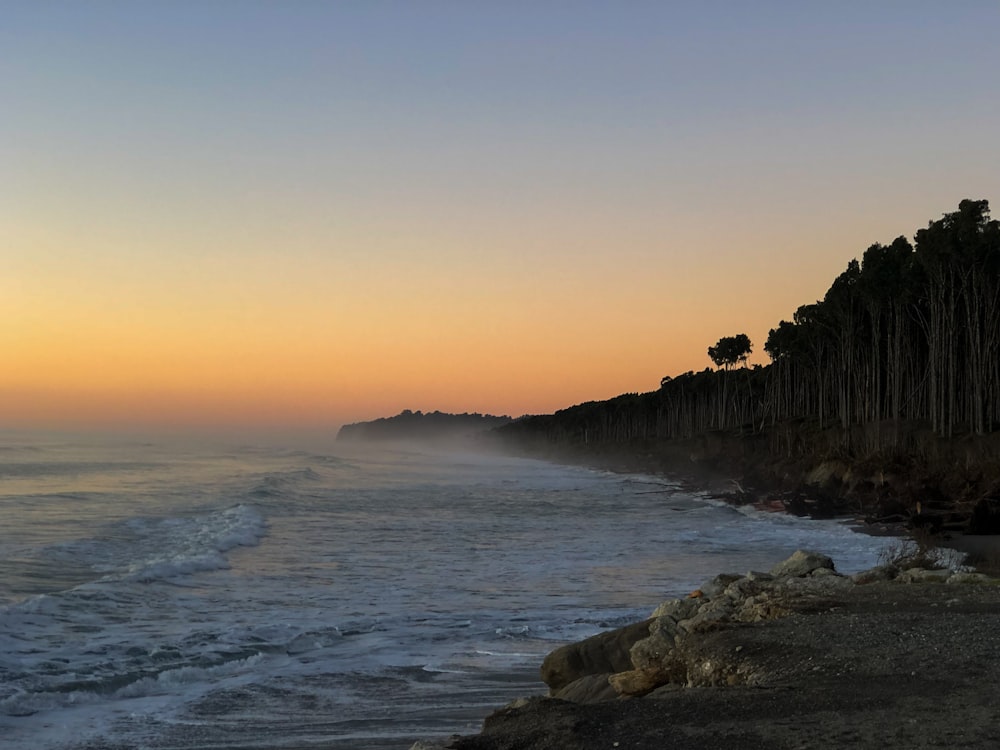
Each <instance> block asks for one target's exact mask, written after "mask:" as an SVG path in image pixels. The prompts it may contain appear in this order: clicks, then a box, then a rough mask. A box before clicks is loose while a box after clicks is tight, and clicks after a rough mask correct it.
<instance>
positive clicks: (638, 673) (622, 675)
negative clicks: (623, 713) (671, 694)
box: [608, 669, 670, 696]
mask: <svg viewBox="0 0 1000 750" xmlns="http://www.w3.org/2000/svg"><path fill="white" fill-rule="evenodd" d="M669 681H670V680H669V679H668V677H667V676H666V675H664V674H663V673H661V672H659V671H657V670H655V669H631V670H629V671H628V672H619V673H618V674H613V675H611V676H610V677H609V678H608V682H609V683H610V685H611V687H612V688H613V689H614V690H615V691H616V693H617V694H618V695H626V696H638V695H645V694H646V693H650V692H652V691H653V690H655V689H656V688H658V687H660V686H661V685H664V684H666V683H667V682H669Z"/></svg>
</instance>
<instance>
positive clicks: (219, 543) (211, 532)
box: [111, 505, 267, 582]
mask: <svg viewBox="0 0 1000 750" xmlns="http://www.w3.org/2000/svg"><path fill="white" fill-rule="evenodd" d="M266 533H267V524H266V523H265V521H264V519H263V517H262V516H261V515H260V513H259V512H258V511H257V510H256V509H254V508H253V507H252V506H249V505H236V506H233V507H231V508H227V509H225V510H221V511H217V512H215V513H210V514H208V515H206V516H195V517H192V518H179V519H178V518H171V519H165V520H163V521H160V522H158V523H157V524H155V525H153V526H152V527H151V528H148V529H147V530H146V536H147V537H149V541H150V545H151V546H152V547H153V549H154V550H155V551H153V552H152V554H150V555H149V557H145V558H143V559H140V560H136V561H134V562H132V563H130V564H129V565H128V567H127V569H126V571H125V572H124V574H121V575H119V576H118V577H121V578H124V579H125V580H129V581H137V582H149V581H156V580H166V579H171V578H176V577H178V576H188V575H192V574H194V573H200V572H205V571H211V570H224V569H226V568H228V567H229V562H228V561H227V559H226V557H225V555H224V553H225V552H228V551H229V550H231V549H233V548H235V547H252V546H255V545H256V544H258V543H259V542H260V540H261V538H262V537H263V536H264V535H265V534H266ZM114 577H115V576H111V578H114Z"/></svg>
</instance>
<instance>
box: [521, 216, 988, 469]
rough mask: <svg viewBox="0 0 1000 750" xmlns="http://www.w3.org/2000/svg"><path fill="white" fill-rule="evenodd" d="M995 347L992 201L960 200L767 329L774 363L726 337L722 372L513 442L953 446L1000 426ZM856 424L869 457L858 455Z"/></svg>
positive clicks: (560, 418) (716, 353) (670, 384)
mask: <svg viewBox="0 0 1000 750" xmlns="http://www.w3.org/2000/svg"><path fill="white" fill-rule="evenodd" d="M998 344H1000V223H998V222H997V221H996V220H991V219H990V215H989V203H988V202H987V201H986V200H963V201H962V202H961V203H960V204H959V206H958V210H957V211H955V212H952V213H948V214H945V215H944V216H943V217H942V218H940V219H938V220H936V221H931V222H930V223H929V224H928V226H927V227H925V228H923V229H920V230H919V231H918V232H916V234H915V235H914V238H913V242H911V241H910V240H908V239H907V238H905V237H898V238H897V239H895V240H894V241H893V242H891V243H890V244H888V245H882V244H879V243H876V244H874V245H872V246H871V247H869V248H868V249H867V250H865V252H864V253H863V255H862V257H861V259H860V261H859V260H851V261H850V262H849V263H848V264H847V268H846V269H845V270H844V272H843V273H841V274H840V275H839V276H838V277H837V278H836V279H834V281H833V283H832V285H831V286H830V288H829V290H828V291H827V292H826V294H825V295H824V297H823V299H821V300H817V301H816V302H815V303H812V304H807V305H802V306H801V307H799V308H798V310H796V311H795V313H794V315H793V316H792V319H791V320H790V321H788V320H782V321H781V322H779V323H778V325H777V326H776V327H775V328H772V329H771V330H770V332H769V335H768V337H767V341H766V343H765V344H764V351H765V352H766V353H767V354H768V356H769V358H770V363H769V364H767V365H764V366H760V365H758V366H755V367H752V368H751V367H748V366H747V364H746V361H747V355H748V354H749V353H750V352H751V350H752V344H751V342H750V339H749V338H748V337H747V336H746V335H745V334H737V335H735V336H730V337H723V338H722V339H720V340H719V342H718V343H717V344H716V345H715V346H712V347H709V349H708V354H709V356H710V358H711V359H712V361H713V363H714V364H715V365H716V366H717V368H718V369H716V370H712V369H710V368H706V369H705V370H703V371H701V372H687V373H684V374H682V375H678V376H676V377H665V378H663V380H662V381H661V383H660V388H659V389H658V390H656V391H652V392H649V393H642V394H640V393H631V394H624V395H622V396H618V397H616V398H613V399H609V400H607V401H594V402H588V403H585V404H579V405H577V406H573V407H570V408H568V409H564V410H562V411H559V412H556V413H555V414H553V415H547V416H541V417H529V418H525V419H522V420H519V421H517V422H515V423H513V424H511V425H509V426H508V427H506V428H504V431H505V432H507V433H508V434H510V435H515V436H516V435H523V436H530V435H533V436H536V437H542V436H544V437H545V438H546V439H548V440H551V441H556V442H584V443H589V442H623V441H631V440H649V439H676V438H685V437H690V436H693V435H695V434H699V433H703V432H707V431H711V430H732V429H740V430H746V431H750V432H757V431H760V430H762V429H764V428H766V427H768V426H770V425H775V424H777V423H788V422H790V421H796V422H799V423H803V424H808V425H813V426H815V427H817V428H820V429H826V428H834V427H839V428H841V429H842V434H843V438H842V439H843V443H844V445H845V448H848V449H861V450H867V451H873V450H882V449H884V448H887V447H891V446H893V445H895V444H897V442H898V441H899V440H900V435H901V430H903V429H904V426H905V425H912V424H919V425H921V426H923V425H926V426H927V427H929V428H930V429H932V430H933V431H934V432H935V433H936V434H937V435H939V436H941V437H944V438H950V437H953V436H954V435H956V434H960V433H974V434H984V433H987V432H991V431H993V430H995V429H996V427H997V425H998V424H1000V351H998ZM737 365H739V366H737ZM859 425H862V426H866V429H865V430H864V431H863V434H864V435H865V436H866V437H865V438H864V439H865V440H866V441H867V442H868V443H869V444H867V445H864V446H859V445H852V444H851V441H852V440H857V437H856V435H857V434H858V431H857V430H852V427H854V426H859ZM852 435H854V436H855V437H852Z"/></svg>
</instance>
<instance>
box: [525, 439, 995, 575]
mask: <svg viewBox="0 0 1000 750" xmlns="http://www.w3.org/2000/svg"><path fill="white" fill-rule="evenodd" d="M736 439H737V441H738V440H740V438H736ZM690 447H691V446H690V445H688V444H684V445H681V444H680V443H678V442H675V443H672V444H670V445H669V446H668V447H667V449H664V446H662V445H661V446H650V445H645V446H638V447H637V446H624V445H623V446H608V445H605V446H593V447H591V448H590V449H587V450H581V449H580V446H578V447H577V449H576V450H566V449H561V450H556V449H551V450H547V451H527V450H514V451H509V450H508V451H507V452H509V453H511V454H512V455H519V456H522V457H526V458H535V459H541V460H545V461H551V462H553V463H558V464H562V465H568V466H583V467H587V468H592V469H600V470H603V471H610V472H613V473H617V474H646V475H648V476H653V477H658V478H666V479H669V480H670V481H671V482H673V483H675V484H676V486H677V487H678V488H680V489H682V490H684V491H686V492H691V493H697V494H702V495H707V496H708V497H711V498H712V499H715V500H719V501H721V502H724V503H726V504H728V505H732V506H735V507H745V506H751V507H753V508H754V509H756V510H758V511H761V512H766V513H787V514H789V515H794V516H799V517H803V518H814V519H818V520H842V521H844V522H846V523H849V524H850V525H851V528H852V529H853V530H854V531H856V532H858V533H861V534H868V535H870V536H879V537H882V536H884V537H898V538H900V539H909V540H912V541H913V542H914V544H916V545H917V546H918V547H920V548H922V549H924V548H926V549H933V548H934V547H944V548H947V549H952V550H955V551H958V552H961V553H964V554H966V555H967V556H968V558H969V563H970V564H973V565H976V566H982V567H983V568H984V569H986V570H988V571H998V572H1000V527H998V528H997V529H996V530H995V531H994V532H993V533H981V532H975V531H971V532H970V531H969V530H968V528H967V525H968V521H969V518H967V517H965V516H961V515H959V514H957V513H954V514H951V515H950V516H949V515H948V512H947V511H945V510H943V507H944V506H945V505H947V504H948V503H945V502H943V501H941V500H940V499H938V500H937V501H936V502H932V503H930V505H932V506H933V509H932V510H931V511H930V512H926V513H924V514H922V515H921V514H920V513H918V512H917V511H918V510H919V509H920V507H921V506H920V501H919V500H913V498H912V497H909V498H908V500H907V502H906V503H901V501H900V500H899V498H893V502H895V503H896V504H897V507H896V512H895V513H894V514H891V515H889V516H882V515H880V514H879V513H878V511H879V510H880V509H884V508H883V505H884V501H885V498H881V497H880V492H879V490H878V488H877V487H875V486H874V485H873V484H872V483H871V482H867V481H861V480H858V479H857V477H855V479H854V482H855V487H853V488H852V486H849V485H848V484H846V483H844V482H842V481H840V480H838V479H837V478H836V477H833V474H834V473H836V471H835V470H831V469H829V467H827V468H826V469H822V470H821V468H817V469H813V470H812V471H804V470H803V471H801V472H799V473H798V474H796V475H795V476H787V475H786V476H785V477H784V478H783V480H782V481H778V480H774V479H772V480H769V479H767V478H766V477H767V475H768V473H769V472H770V469H758V470H757V471H748V470H747V466H746V461H745V460H734V459H733V458H732V456H730V457H729V458H728V459H725V460H719V459H718V457H716V459H715V460H713V459H711V458H710V457H709V456H707V455H705V454H701V455H698V454H697V453H689V454H688V460H687V461H685V462H681V461H680V460H678V455H679V451H678V449H679V448H683V450H681V451H680V453H683V452H684V451H686V450H687V449H689V448H690ZM720 453H722V454H725V453H726V451H725V450H723V451H720ZM829 463H830V462H828V461H822V462H820V464H819V466H820V467H825V466H826V465H827V464H829ZM839 463H840V464H841V465H840V468H839V472H840V474H841V476H844V475H847V476H849V475H850V472H851V468H850V467H849V466H846V465H845V464H843V462H839ZM845 466H846V468H845ZM810 478H811V480H812V481H808V480H810ZM923 480H924V477H922V476H921V477H917V478H913V479H912V480H911V483H913V484H915V485H920V484H921V483H922V482H923ZM856 485H861V486H862V490H863V491H862V492H860V493H859V492H858V491H857V489H856ZM909 491H911V494H912V488H910V490H909ZM926 491H927V492H928V493H929V495H930V496H934V497H937V495H938V494H939V493H938V492H937V490H936V489H933V488H932V489H927V490H926ZM865 492H867V493H868V494H865ZM989 499H991V498H990V497H987V498H986V500H989ZM963 502H964V501H961V500H954V501H952V502H951V504H952V505H954V506H956V507H957V506H959V505H961V504H962V503H963ZM909 503H912V504H913V505H914V506H915V509H912V508H908V504H909ZM966 504H967V503H966ZM998 505H1000V500H998ZM966 515H968V514H966ZM946 516H947V517H948V518H949V523H939V520H940V519H942V518H945V517H946ZM988 521H989V519H988Z"/></svg>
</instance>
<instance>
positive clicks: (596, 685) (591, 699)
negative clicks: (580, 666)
mask: <svg viewBox="0 0 1000 750" xmlns="http://www.w3.org/2000/svg"><path fill="white" fill-rule="evenodd" d="M609 677H611V675H610V674H606V673H602V674H588V675H587V676H586V677H581V678H580V679H579V680H573V682H571V683H570V684H569V685H566V686H565V687H562V688H559V689H558V690H556V691H554V692H553V693H552V697H553V698H558V699H559V700H563V701H572V702H573V703H600V702H601V701H611V700H614V699H615V698H617V697H618V693H617V692H615V689H614V688H613V687H612V686H611V683H610V682H608V678H609Z"/></svg>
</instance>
